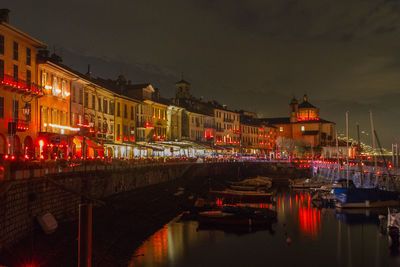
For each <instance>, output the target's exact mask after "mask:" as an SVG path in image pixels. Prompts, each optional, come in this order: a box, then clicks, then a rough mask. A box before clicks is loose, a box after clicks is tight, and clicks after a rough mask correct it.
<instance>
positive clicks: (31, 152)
mask: <svg viewBox="0 0 400 267" xmlns="http://www.w3.org/2000/svg"><path fill="white" fill-rule="evenodd" d="M24 154H25V155H27V156H28V157H29V158H30V159H32V158H34V157H35V146H34V145H33V140H32V137H30V136H29V135H28V136H27V137H25V140H24Z"/></svg>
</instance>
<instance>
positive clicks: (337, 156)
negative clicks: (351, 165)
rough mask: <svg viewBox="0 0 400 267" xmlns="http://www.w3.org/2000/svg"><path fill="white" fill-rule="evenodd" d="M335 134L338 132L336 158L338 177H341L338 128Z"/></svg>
mask: <svg viewBox="0 0 400 267" xmlns="http://www.w3.org/2000/svg"><path fill="white" fill-rule="evenodd" d="M335 134H336V160H337V171H338V172H337V174H338V177H337V179H338V180H339V179H340V162H339V141H338V136H337V130H335Z"/></svg>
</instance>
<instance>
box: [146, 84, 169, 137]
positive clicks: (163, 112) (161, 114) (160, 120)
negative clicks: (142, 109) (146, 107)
mask: <svg viewBox="0 0 400 267" xmlns="http://www.w3.org/2000/svg"><path fill="white" fill-rule="evenodd" d="M143 101H144V102H145V103H148V104H150V105H151V109H152V119H153V121H152V123H153V126H154V130H153V134H152V137H151V140H152V141H165V140H166V139H167V125H168V123H167V119H168V116H167V110H168V103H169V102H168V101H165V100H164V99H162V98H160V94H159V90H158V89H157V88H156V89H154V92H153V94H152V98H151V99H144V100H143ZM161 102H164V103H161Z"/></svg>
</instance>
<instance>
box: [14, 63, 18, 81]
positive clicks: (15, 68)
mask: <svg viewBox="0 0 400 267" xmlns="http://www.w3.org/2000/svg"><path fill="white" fill-rule="evenodd" d="M14 81H18V66H17V65H14Z"/></svg>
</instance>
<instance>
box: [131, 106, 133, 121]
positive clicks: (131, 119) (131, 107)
mask: <svg viewBox="0 0 400 267" xmlns="http://www.w3.org/2000/svg"><path fill="white" fill-rule="evenodd" d="M131 120H133V106H131Z"/></svg>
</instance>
